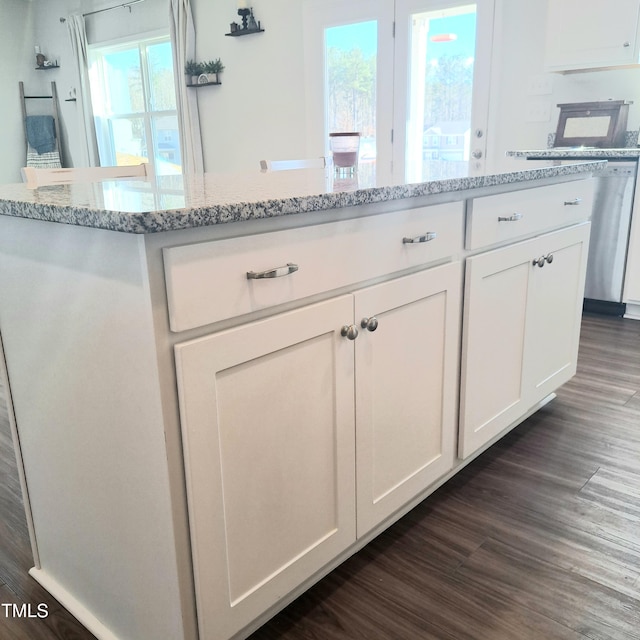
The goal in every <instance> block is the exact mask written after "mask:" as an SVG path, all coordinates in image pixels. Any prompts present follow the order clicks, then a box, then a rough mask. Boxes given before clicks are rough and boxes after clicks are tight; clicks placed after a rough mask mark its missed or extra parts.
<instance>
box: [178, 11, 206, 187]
mask: <svg viewBox="0 0 640 640" xmlns="http://www.w3.org/2000/svg"><path fill="white" fill-rule="evenodd" d="M170 2H171V10H170V16H169V27H170V31H171V48H172V49H173V68H174V75H175V78H176V99H177V105H176V106H177V110H178V126H179V127H180V142H181V145H182V170H183V172H184V173H185V174H193V173H203V172H204V161H203V158H202V138H201V136H200V116H199V114H198V102H197V97H196V93H195V91H191V92H190V91H188V89H187V86H186V82H185V78H184V66H185V63H186V61H187V60H194V59H195V54H196V30H195V27H194V24H193V14H192V13H191V3H190V2H189V0H170Z"/></svg>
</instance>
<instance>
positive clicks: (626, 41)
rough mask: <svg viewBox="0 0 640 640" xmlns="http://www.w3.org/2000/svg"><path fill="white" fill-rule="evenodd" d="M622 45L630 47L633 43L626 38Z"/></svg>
mask: <svg viewBox="0 0 640 640" xmlns="http://www.w3.org/2000/svg"><path fill="white" fill-rule="evenodd" d="M622 46H623V47H630V46H631V43H630V42H629V41H628V40H625V41H624V42H623V43H622Z"/></svg>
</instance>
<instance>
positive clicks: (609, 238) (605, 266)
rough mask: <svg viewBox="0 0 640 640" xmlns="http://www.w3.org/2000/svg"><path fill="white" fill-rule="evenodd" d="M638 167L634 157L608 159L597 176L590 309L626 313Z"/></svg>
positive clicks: (587, 299)
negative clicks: (625, 292) (624, 294)
mask: <svg viewBox="0 0 640 640" xmlns="http://www.w3.org/2000/svg"><path fill="white" fill-rule="evenodd" d="M637 169H638V162H637V161H635V160H611V159H609V164H608V165H607V167H606V169H605V170H604V171H603V172H602V173H600V174H599V175H598V178H597V180H598V183H597V185H596V192H595V202H594V205H593V214H592V218H591V240H590V242H589V260H588V262H587V280H586V286H585V293H584V297H585V305H584V308H585V310H587V311H597V312H601V313H611V314H615V315H623V314H624V306H625V305H624V304H623V302H622V288H623V286H624V272H625V267H626V263H627V250H628V245H629V229H630V226H631V212H632V210H633V198H634V191H635V184H636V173H637Z"/></svg>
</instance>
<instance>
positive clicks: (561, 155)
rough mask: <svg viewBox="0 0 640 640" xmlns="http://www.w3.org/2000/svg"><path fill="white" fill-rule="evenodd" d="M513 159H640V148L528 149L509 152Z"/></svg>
mask: <svg viewBox="0 0 640 640" xmlns="http://www.w3.org/2000/svg"><path fill="white" fill-rule="evenodd" d="M506 155H507V156H509V157H512V158H527V159H529V160H549V159H554V160H574V159H581V160H582V159H585V158H593V159H604V160H616V159H622V158H635V159H637V158H640V148H638V147H628V148H621V149H596V148H595V147H553V148H551V149H528V150H524V151H507V153H506Z"/></svg>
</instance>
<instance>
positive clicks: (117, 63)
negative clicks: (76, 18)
mask: <svg viewBox="0 0 640 640" xmlns="http://www.w3.org/2000/svg"><path fill="white" fill-rule="evenodd" d="M89 67H90V68H89V74H90V82H91V101H92V105H93V112H94V116H95V123H96V134H97V137H98V150H99V152H100V164H101V165H103V166H111V165H127V164H138V163H140V162H149V163H150V164H151V165H152V168H153V170H154V172H155V173H156V174H158V175H166V174H175V173H180V172H181V158H180V138H179V134H178V117H177V112H176V95H175V83H174V77H173V61H172V53H171V42H170V40H169V38H168V36H163V37H155V38H147V39H144V40H138V41H136V42H129V43H120V44H117V45H109V46H96V47H92V49H91V50H90V57H89Z"/></svg>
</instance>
